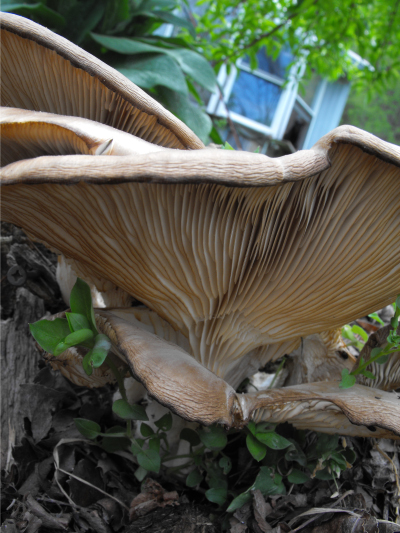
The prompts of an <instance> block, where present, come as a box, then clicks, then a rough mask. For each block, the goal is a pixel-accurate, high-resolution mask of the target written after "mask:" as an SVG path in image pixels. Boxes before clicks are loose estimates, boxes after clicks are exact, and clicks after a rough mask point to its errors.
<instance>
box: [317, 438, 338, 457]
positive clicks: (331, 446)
mask: <svg viewBox="0 0 400 533" xmlns="http://www.w3.org/2000/svg"><path fill="white" fill-rule="evenodd" d="M338 446H339V437H338V435H327V434H321V435H319V437H318V441H317V444H316V446H315V456H316V458H318V459H319V458H320V457H322V456H324V455H326V456H328V455H329V454H330V453H332V452H334V451H335V450H336V449H337V448H338Z"/></svg>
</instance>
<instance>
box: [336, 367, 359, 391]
mask: <svg viewBox="0 0 400 533" xmlns="http://www.w3.org/2000/svg"><path fill="white" fill-rule="evenodd" d="M355 382H356V376H353V375H352V374H350V372H349V370H348V369H347V368H343V370H342V381H341V382H340V383H339V387H340V388H341V389H349V388H350V387H352V386H353V385H354V384H355Z"/></svg>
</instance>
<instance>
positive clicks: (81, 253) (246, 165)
mask: <svg viewBox="0 0 400 533" xmlns="http://www.w3.org/2000/svg"><path fill="white" fill-rule="evenodd" d="M2 23H3V25H4V29H3V32H2V37H3V35H4V37H3V38H4V39H5V45H4V46H3V58H5V59H4V61H3V64H4V69H5V70H4V72H5V74H4V75H3V77H2V83H4V87H5V91H3V95H2V98H4V100H3V101H4V102H5V104H6V105H12V106H18V107H23V108H28V109H29V108H30V109H33V110H41V111H46V112H50V113H54V112H56V113H63V114H66V115H68V116H77V115H80V116H82V117H83V118H85V119H90V120H96V121H98V122H100V123H101V124H100V125H99V130H98V133H97V132H96V131H95V129H94V130H91V131H92V134H91V135H92V137H91V138H94V137H95V136H96V135H98V136H99V138H100V139H105V138H108V137H107V136H108V133H107V135H103V133H102V132H103V130H102V129H101V127H100V126H101V125H102V124H106V125H108V126H112V127H113V128H116V129H120V130H123V131H125V132H127V133H128V134H132V133H134V134H135V135H137V136H140V137H141V138H142V139H144V140H145V141H148V142H154V143H156V144H158V145H161V146H163V147H167V148H178V149H174V150H157V151H155V152H152V153H135V154H134V155H115V156H112V157H107V154H108V152H107V150H104V151H103V154H104V155H96V154H95V153H94V154H93V152H91V153H92V154H93V155H80V154H76V153H75V152H73V153H68V154H67V155H40V153H37V152H35V151H34V152H33V153H34V154H36V153H37V155H38V157H33V158H29V159H21V158H22V157H25V156H24V153H25V152H24V149H23V146H22V145H26V146H27V145H29V146H30V147H32V146H34V150H38V148H37V145H38V144H40V143H36V144H35V140H34V139H32V136H30V135H28V137H27V138H25V140H24V142H23V143H21V142H20V140H19V136H18V137H16V136H15V135H14V136H13V135H10V136H9V137H7V142H9V145H8V146H13V147H14V148H13V150H14V154H16V155H15V156H13V157H14V159H15V158H17V159H15V160H14V162H12V163H10V164H8V165H6V166H5V167H3V168H2V171H1V184H2V195H1V207H2V217H3V218H4V220H6V221H7V222H12V223H14V224H16V225H19V226H21V227H23V228H24V229H25V230H26V231H27V232H28V233H29V234H30V235H31V236H32V237H33V238H35V239H37V240H39V241H41V242H43V243H45V244H46V245H47V246H49V247H50V248H52V249H54V250H56V251H58V252H59V253H63V254H64V255H65V257H66V258H67V261H68V262H69V264H70V265H72V267H73V269H74V271H75V272H76V273H77V274H79V275H80V276H82V277H84V278H86V279H88V280H91V281H94V282H95V284H96V285H97V288H98V289H99V290H103V288H104V287H106V286H108V284H111V286H115V287H118V288H119V289H121V290H122V291H125V292H126V293H127V294H128V295H130V296H131V297H134V298H136V299H137V300H139V301H140V302H142V303H143V304H145V305H146V306H147V308H149V309H150V310H151V311H152V312H154V313H156V316H157V317H158V319H159V320H164V321H165V323H166V324H168V326H166V327H165V328H164V329H165V330H166V331H168V334H166V335H167V336H168V335H170V334H171V335H172V332H171V331H173V332H175V333H176V332H178V333H176V336H177V337H176V340H174V341H173V342H174V344H172V343H170V342H167V341H166V340H163V339H161V338H159V337H155V336H154V335H152V333H150V332H149V330H148V328H149V327H150V325H149V324H147V328H146V327H143V324H138V323H134V322H132V317H133V318H134V319H135V320H136V321H139V322H141V320H140V317H139V318H138V316H139V315H137V314H136V316H135V315H134V313H133V312H132V311H127V310H125V311H116V310H113V311H101V310H97V312H96V313H97V316H98V321H99V324H100V326H99V327H100V329H101V330H102V331H103V330H104V333H106V334H108V335H109V336H110V337H111V339H112V341H113V347H114V350H115V351H116V352H117V353H119V354H120V357H122V358H123V359H124V360H125V361H126V362H127V363H128V364H129V365H130V367H131V370H132V371H133V372H134V374H135V375H136V376H137V378H138V380H140V381H141V382H142V383H143V384H144V385H145V387H146V388H147V390H148V391H149V393H150V394H151V395H153V396H154V397H155V398H157V399H158V400H159V401H160V402H161V403H163V404H164V405H167V406H169V407H171V409H172V410H174V412H176V413H178V414H180V415H181V416H182V417H184V418H186V419H189V420H195V421H200V422H202V423H204V424H210V423H213V422H221V423H224V424H226V425H230V426H232V425H233V426H241V425H243V424H244V423H246V422H247V421H248V420H249V419H250V418H254V419H257V420H258V419H260V418H263V419H265V418H266V417H267V418H268V417H270V418H271V420H276V421H277V420H280V421H281V420H284V419H285V417H286V418H287V419H290V421H291V422H292V423H294V424H295V425H296V424H297V425H298V426H299V427H300V426H301V427H313V428H315V429H316V426H318V427H319V428H320V429H321V430H323V431H327V432H329V431H332V428H334V431H339V432H343V433H345V434H350V435H353V434H361V435H365V434H366V430H365V426H367V425H369V426H372V425H373V426H374V427H376V428H378V430H377V433H376V435H375V436H378V435H386V436H388V435H389V434H392V433H390V432H393V435H394V434H397V435H398V434H400V416H399V415H400V404H399V401H398V399H397V397H396V398H395V397H394V396H393V394H392V393H386V392H385V393H384V392H380V393H379V394H380V396H381V398H382V402H381V403H380V404H379V407H378V406H375V408H374V406H373V402H372V397H371V393H370V391H371V389H368V388H367V387H363V386H361V385H357V386H356V387H354V388H353V389H352V392H344V391H341V390H339V389H338V383H337V382H335V383H332V382H325V383H323V384H318V383H311V384H307V385H300V386H297V387H287V388H282V389H278V390H274V391H267V392H265V391H264V392H263V393H259V394H258V395H238V394H237V393H236V392H235V388H236V387H237V386H238V385H239V384H240V382H241V381H242V380H243V379H244V378H246V377H248V376H250V375H251V374H253V373H254V372H255V371H256V370H258V369H259V368H260V367H261V366H263V365H264V364H266V363H267V362H268V361H270V360H274V359H277V358H279V357H281V356H282V355H284V354H285V353H290V352H291V351H292V350H294V349H296V348H297V347H298V346H299V345H300V343H301V339H302V338H305V337H307V336H310V335H316V334H320V333H321V332H324V331H327V330H332V329H336V328H339V327H341V326H342V325H343V324H345V323H348V322H350V321H352V320H353V319H355V318H357V317H359V316H364V315H366V314H368V313H370V312H372V311H374V310H376V309H378V308H382V307H383V306H385V305H387V304H389V303H390V302H392V301H393V300H394V298H395V296H396V294H397V293H398V291H399V287H400V261H399V251H400V232H399V231H398V228H399V225H400V169H399V166H400V148H399V147H396V146H394V145H391V144H389V143H385V142H383V141H381V140H379V139H377V138H376V137H374V136H372V135H370V134H368V133H366V132H363V131H361V130H359V129H357V128H353V127H351V126H342V127H340V128H337V129H336V130H334V131H332V132H331V133H329V134H328V135H326V136H325V137H323V138H322V139H321V140H320V141H319V142H318V143H317V144H316V145H315V146H314V147H313V148H312V149H311V150H306V151H300V152H297V153H295V154H291V155H289V156H284V157H281V158H278V159H270V158H268V157H266V156H264V155H261V154H251V153H245V152H231V151H221V150H211V149H204V148H203V146H202V145H201V143H200V144H199V142H197V140H196V139H197V138H195V136H193V134H191V132H190V131H188V130H187V128H186V129H185V127H183V125H181V123H180V122H179V121H177V120H176V119H174V118H173V117H172V116H171V115H170V114H168V113H167V112H165V111H163V110H162V109H161V110H160V106H159V105H158V104H155V103H154V106H153V107H152V108H151V106H152V105H153V102H152V101H151V99H150V98H149V97H148V96H146V95H144V93H142V92H140V91H139V90H138V89H137V88H135V87H134V86H133V84H130V83H129V82H127V80H125V79H124V78H123V77H121V75H120V74H118V73H116V72H115V71H113V70H112V69H110V68H109V67H106V66H105V65H103V64H102V63H101V62H100V61H99V60H97V59H95V58H92V57H91V56H90V55H89V54H86V53H85V52H83V51H81V50H80V49H79V48H77V47H74V46H73V45H71V44H70V43H68V42H67V41H65V40H64V39H61V38H60V37H58V36H54V34H52V33H51V32H49V31H48V30H44V29H43V28H41V27H40V26H38V25H36V24H34V23H31V22H28V21H24V20H23V19H20V18H18V17H13V16H10V15H7V16H6V17H5V18H3V21H2ZM16 50H20V51H23V53H22V54H21V58H20V56H19V55H18V54H17V53H16ZM24 54H25V56H26V57H27V58H28V61H27V62H26V61H25V59H24V58H22V56H23V55H24ZM15 57H17V59H15ZM38 57H39V58H40V59H37V58H38ZM14 61H15V62H16V67H15V69H14V68H13V64H14ZM38 61H41V62H42V65H44V71H45V72H46V76H44V77H43V78H42V77H41V75H40V74H39V71H40V69H39V70H38V73H37V75H36V76H32V75H29V74H30V73H31V71H30V70H29V69H30V68H31V67H30V66H29V65H30V63H29V62H31V63H32V65H36V64H37V62H38ZM58 75H60V80H62V87H59V86H58V85H57V83H60V84H61V82H60V81H58V82H57V79H58V78H57V76H58ZM36 78H38V79H36ZM35 80H36V81H35ZM35 84H36V85H35ZM33 85H35V87H36V86H37V87H38V89H36V88H35V87H33ZM56 88H57V89H56ZM67 88H68V89H67ZM54 91H55V92H56V93H57V94H58V98H55V96H54ZM69 91H70V92H69ZM138 91H139V92H138ZM135 98H136V100H135ZM57 102H62V103H61V104H59V103H57ZM13 112H14V111H11V110H10V114H12V113H13ZM151 113H153V114H151ZM150 115H151V116H150ZM21 116H22V115H21ZM32 116H33V115H30V117H31V118H30V119H29V120H30V121H31V122H34V123H35V124H34V125H33V126H32V127H33V128H36V125H37V123H38V121H37V120H36V119H32ZM149 117H150V118H149ZM64 120H65V121H64ZM39 121H40V120H39ZM63 121H64V122H63ZM16 122H18V124H17V125H16V126H15V127H17V126H18V127H20V126H21V125H20V124H19V119H18V118H17V119H16ZM49 122H51V124H52V125H53V126H54V125H55V126H57V127H58V126H60V125H61V123H62V124H63V126H62V127H63V128H64V130H67V131H68V132H69V133H68V134H66V135H67V136H68V135H71V133H70V132H71V131H72V130H71V119H70V118H66V119H64V118H62V117H61V118H59V119H55V118H54V116H48V117H47V124H48V123H49ZM84 124H86V122H84V121H82V122H79V127H81V128H82V129H81V130H80V131H81V133H79V134H77V133H76V131H75V130H74V131H73V132H72V133H73V135H75V137H77V138H79V139H82V138H83V137H84ZM143 124H144V125H145V126H143V128H142V125H143ZM30 127H31V126H30ZM46 127H48V125H47V126H46ZM90 127H92V125H91V126H90ZM152 127H154V130H152V129H151V128H152ZM168 128H170V129H168ZM15 131H16V130H15ZM32 131H34V130H32ZM107 131H108V130H107ZM93 132H94V133H93ZM139 134H140V135H139ZM43 135H44V136H45V134H43ZM75 137H74V138H75ZM37 138H40V139H41V138H42V137H40V135H39V136H38V137H37ZM96 138H97V137H96ZM117 138H119V137H118V135H117V134H115V139H117ZM10 139H11V140H10ZM13 139H14V140H13ZM41 142H42V141H41ZM71 142H72V141H71ZM77 142H78V141H77ZM115 142H116V144H118V142H117V141H115ZM132 142H133V143H134V139H133V140H132ZM44 144H45V147H46V148H45V149H46V150H47V149H48V147H49V146H53V147H54V146H56V145H57V142H56V143H53V144H52V143H51V142H48V141H46V142H45V143H44ZM89 145H90V143H89ZM42 146H43V144H42ZM86 146H87V145H86ZM69 148H70V146H69ZM69 148H68V150H67V151H69ZM179 148H180V149H179ZM182 148H200V149H193V150H184V149H182ZM201 148H203V149H201ZM30 149H31V148H30ZM52 149H53V148H52ZM32 150H33V148H32ZM46 153H48V152H46ZM89 153H90V152H89ZM18 154H19V155H18ZM28 157H29V154H28ZM99 284H101V285H102V286H99ZM107 313H108V314H107ZM121 313H123V316H122V315H121ZM145 315H146V312H143V313H142V318H143V317H144V316H145ZM147 318H149V314H148V311H147ZM153 326H154V324H153ZM154 329H155V328H154ZM170 330H171V331H170ZM149 336H150V337H149ZM164 336H165V335H164ZM171 338H172V337H171ZM179 344H180V345H181V346H178V345H179ZM182 346H184V347H182ZM357 398H358V399H357ZM274 405H276V406H279V409H274V408H273V406H274ZM351 405H354V406H355V407H353V408H352V407H351ZM285 406H286V407H285ZM381 406H382V408H381ZM366 407H367V408H368V409H367V411H368V412H366V409H365V408H366ZM378 411H379V412H378ZM285 413H286V414H285ZM354 424H360V425H361V426H360V427H358V426H355V425H354ZM379 428H380V429H379ZM355 432H356V433H355ZM357 432H358V433H357Z"/></svg>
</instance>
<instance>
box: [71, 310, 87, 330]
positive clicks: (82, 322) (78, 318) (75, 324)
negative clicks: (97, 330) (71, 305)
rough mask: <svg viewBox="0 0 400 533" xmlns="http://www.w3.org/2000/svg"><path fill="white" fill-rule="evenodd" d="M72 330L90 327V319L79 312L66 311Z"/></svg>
mask: <svg viewBox="0 0 400 533" xmlns="http://www.w3.org/2000/svg"><path fill="white" fill-rule="evenodd" d="M65 316H66V317H67V320H68V324H69V328H70V330H71V331H78V330H80V329H90V324H89V320H88V319H87V318H86V317H85V316H84V315H81V314H79V313H65Z"/></svg>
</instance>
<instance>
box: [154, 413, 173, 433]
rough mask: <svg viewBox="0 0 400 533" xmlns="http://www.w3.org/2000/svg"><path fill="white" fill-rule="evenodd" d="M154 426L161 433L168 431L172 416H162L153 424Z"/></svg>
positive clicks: (168, 414) (170, 426)
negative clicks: (160, 430) (161, 431)
mask: <svg viewBox="0 0 400 533" xmlns="http://www.w3.org/2000/svg"><path fill="white" fill-rule="evenodd" d="M155 425H156V426H157V427H158V428H159V429H162V430H163V431H169V430H170V429H171V428H172V415H171V413H167V414H165V415H164V416H162V417H161V418H160V419H159V420H157V422H155Z"/></svg>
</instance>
